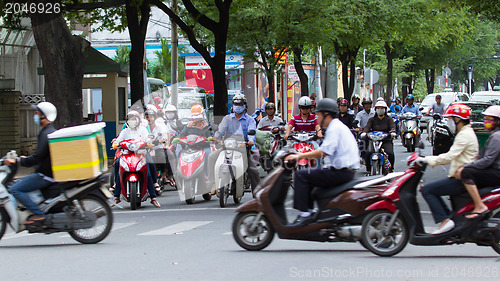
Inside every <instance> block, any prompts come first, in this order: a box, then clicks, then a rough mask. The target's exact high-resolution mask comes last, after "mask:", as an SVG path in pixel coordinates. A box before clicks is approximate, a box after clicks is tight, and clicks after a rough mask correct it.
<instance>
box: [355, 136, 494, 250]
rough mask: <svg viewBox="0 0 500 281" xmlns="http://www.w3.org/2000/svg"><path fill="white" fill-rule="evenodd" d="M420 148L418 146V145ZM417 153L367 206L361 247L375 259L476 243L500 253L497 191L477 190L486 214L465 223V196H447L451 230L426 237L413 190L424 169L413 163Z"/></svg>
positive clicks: (468, 207)
mask: <svg viewBox="0 0 500 281" xmlns="http://www.w3.org/2000/svg"><path fill="white" fill-rule="evenodd" d="M419 146H420V148H422V144H420V145H419ZM418 157H419V156H418V154H417V153H415V152H414V153H413V154H412V155H411V156H410V157H409V158H408V166H409V168H408V169H406V171H405V172H404V173H403V175H401V176H400V177H398V178H397V179H396V180H395V181H394V182H392V183H391V184H390V185H389V186H388V187H387V188H386V189H385V190H384V191H383V192H382V193H381V194H380V200H378V201H377V202H375V203H373V204H372V205H370V206H368V207H367V208H366V210H368V211H371V213H369V214H368V215H367V216H366V217H365V218H364V220H363V226H362V228H361V244H362V245H363V246H364V247H365V248H366V249H368V250H369V251H370V252H372V253H374V254H377V255H379V256H392V255H395V254H397V253H399V252H400V251H402V250H403V248H404V247H405V246H406V244H407V243H408V241H409V242H410V243H411V244H413V245H420V246H433V245H451V244H464V243H476V244H477V245H478V246H491V247H492V248H493V249H494V250H495V251H496V252H497V253H500V188H499V187H490V188H482V189H479V193H480V195H481V197H482V200H483V202H484V204H485V205H486V206H488V209H489V211H487V212H485V213H483V214H481V215H479V216H478V217H476V218H474V219H467V218H466V217H465V215H467V214H469V213H470V212H471V211H472V210H473V209H474V205H473V203H472V202H471V198H470V196H469V194H468V193H467V192H464V193H462V194H459V195H456V196H450V199H451V206H452V209H453V211H452V217H451V219H452V220H453V221H454V222H455V228H453V229H452V230H450V231H448V232H444V233H440V234H430V233H426V232H425V230H424V225H423V223H422V217H421V215H420V209H419V206H418V202H417V187H418V186H419V183H420V179H421V178H422V176H423V174H424V171H425V168H426V165H419V164H418V163H417V161H416V160H417V158H418Z"/></svg>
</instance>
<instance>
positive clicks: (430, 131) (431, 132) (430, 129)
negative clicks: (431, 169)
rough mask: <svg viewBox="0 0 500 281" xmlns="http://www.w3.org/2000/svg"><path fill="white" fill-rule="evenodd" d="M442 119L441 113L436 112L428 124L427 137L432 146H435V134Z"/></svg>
mask: <svg viewBox="0 0 500 281" xmlns="http://www.w3.org/2000/svg"><path fill="white" fill-rule="evenodd" d="M441 119H442V117H441V114H439V113H434V114H432V122H431V123H430V124H428V125H427V138H428V139H429V142H430V144H431V146H434V135H435V133H436V126H437V123H438V122H439V121H440V120H441Z"/></svg>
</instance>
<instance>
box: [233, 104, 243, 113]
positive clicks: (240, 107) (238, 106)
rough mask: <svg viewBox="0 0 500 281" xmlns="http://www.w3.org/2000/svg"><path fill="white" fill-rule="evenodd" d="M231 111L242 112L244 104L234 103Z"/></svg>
mask: <svg viewBox="0 0 500 281" xmlns="http://www.w3.org/2000/svg"><path fill="white" fill-rule="evenodd" d="M233 111H234V112H235V113H237V114H241V113H243V111H245V106H244V105H235V106H233Z"/></svg>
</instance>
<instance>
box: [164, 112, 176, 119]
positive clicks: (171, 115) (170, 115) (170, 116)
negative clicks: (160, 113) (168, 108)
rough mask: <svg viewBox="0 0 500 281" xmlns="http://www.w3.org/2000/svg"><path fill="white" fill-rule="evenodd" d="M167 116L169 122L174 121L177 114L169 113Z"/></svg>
mask: <svg viewBox="0 0 500 281" xmlns="http://www.w3.org/2000/svg"><path fill="white" fill-rule="evenodd" d="M165 116H167V119H168V120H172V119H174V117H175V113H170V112H169V113H167V114H166V115H165Z"/></svg>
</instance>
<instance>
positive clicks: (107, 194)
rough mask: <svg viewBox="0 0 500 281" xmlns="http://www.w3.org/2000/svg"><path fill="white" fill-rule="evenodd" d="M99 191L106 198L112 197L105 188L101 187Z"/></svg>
mask: <svg viewBox="0 0 500 281" xmlns="http://www.w3.org/2000/svg"><path fill="white" fill-rule="evenodd" d="M101 191H102V193H103V194H104V196H106V197H107V198H111V197H113V194H111V192H110V191H109V190H108V189H107V188H105V187H104V186H101Z"/></svg>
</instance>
